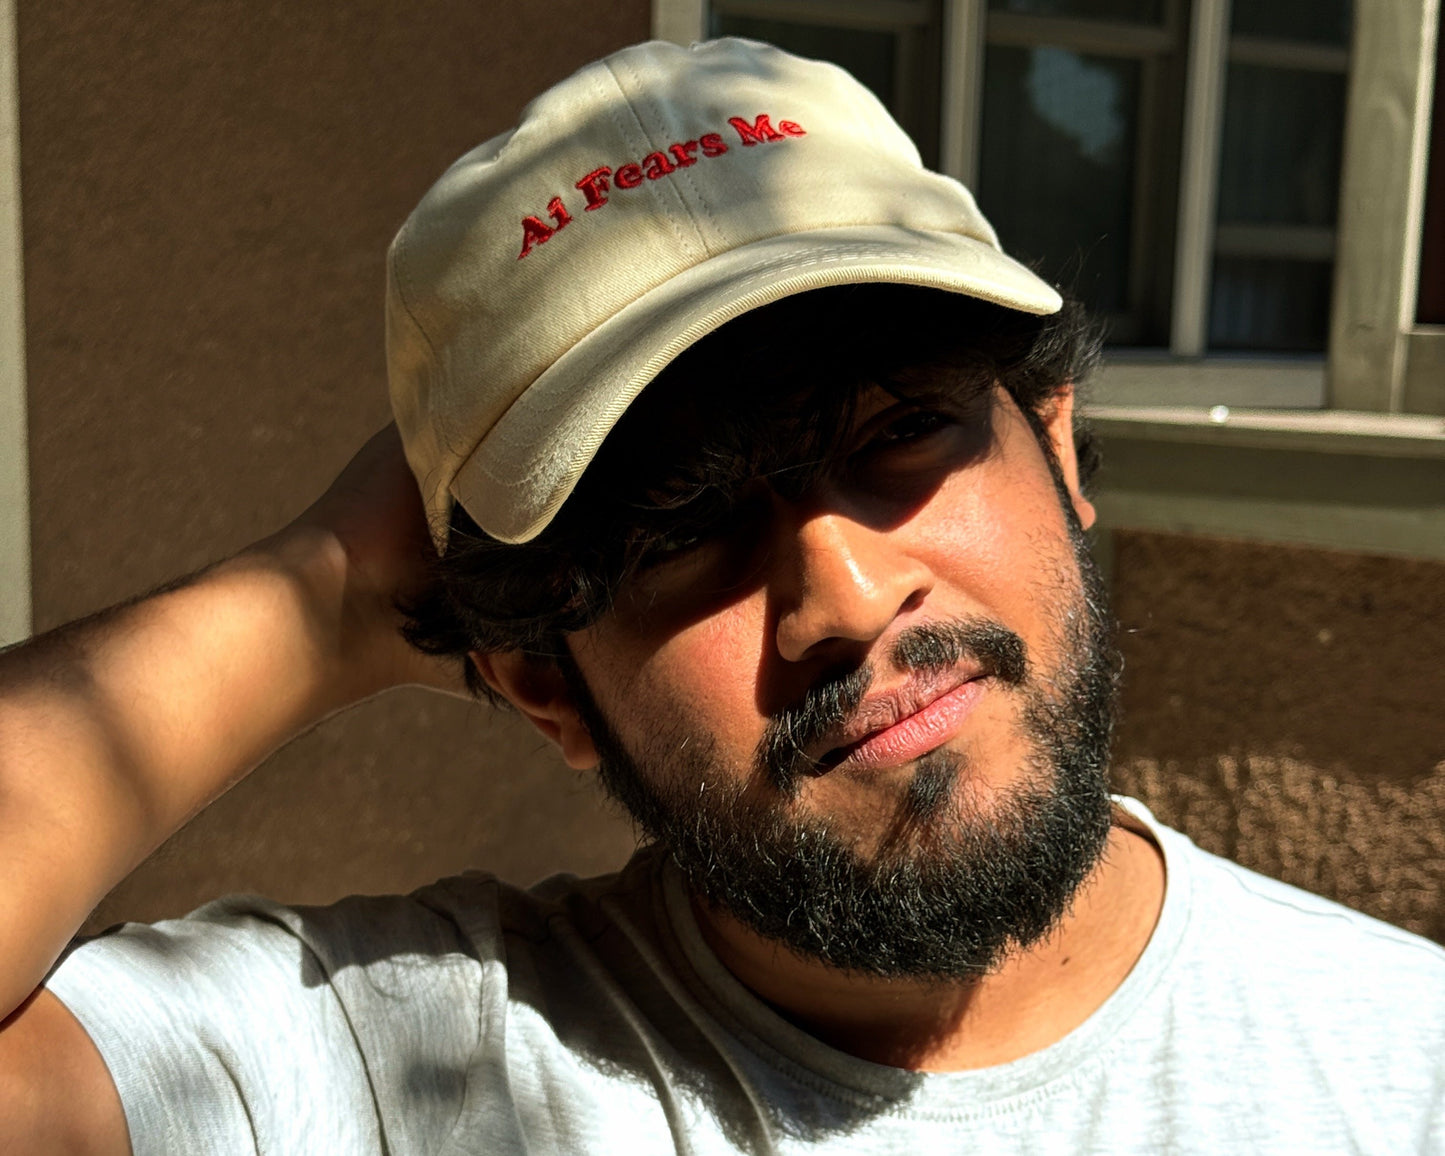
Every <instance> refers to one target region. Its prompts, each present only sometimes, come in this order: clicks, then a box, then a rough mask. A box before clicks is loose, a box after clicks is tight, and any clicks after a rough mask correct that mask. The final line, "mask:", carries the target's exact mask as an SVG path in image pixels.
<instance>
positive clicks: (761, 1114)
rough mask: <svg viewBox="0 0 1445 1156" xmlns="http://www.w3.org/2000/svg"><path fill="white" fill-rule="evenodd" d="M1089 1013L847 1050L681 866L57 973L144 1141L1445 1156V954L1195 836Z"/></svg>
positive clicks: (105, 947)
mask: <svg viewBox="0 0 1445 1156" xmlns="http://www.w3.org/2000/svg"><path fill="white" fill-rule="evenodd" d="M1121 803H1123V804H1124V805H1126V806H1127V807H1128V808H1129V809H1130V810H1131V811H1132V812H1133V813H1134V814H1136V815H1137V816H1139V817H1140V818H1141V819H1142V820H1143V821H1144V822H1145V823H1146V824H1147V825H1148V826H1149V827H1150V829H1151V830H1152V831H1153V833H1154V836H1155V838H1156V839H1157V841H1158V843H1159V845H1160V846H1161V848H1162V849H1163V851H1164V854H1165V858H1166V864H1167V871H1168V892H1167V896H1166V899H1165V903H1164V909H1163V914H1162V915H1161V917H1160V920H1159V925H1158V927H1157V928H1156V930H1155V932H1154V935H1153V937H1152V939H1151V940H1150V942H1149V945H1148V947H1147V949H1146V950H1145V952H1144V954H1143V956H1142V957H1141V958H1140V960H1139V962H1138V964H1137V965H1136V966H1135V968H1134V969H1133V971H1132V972H1131V973H1130V974H1129V976H1128V978H1127V979H1126V980H1125V981H1124V983H1123V984H1122V985H1121V986H1120V987H1119V989H1118V990H1117V991H1116V992H1115V993H1114V994H1113V995H1112V996H1111V997H1110V998H1109V1000H1108V1001H1107V1002H1106V1003H1105V1004H1104V1006H1103V1007H1101V1008H1100V1009H1099V1010H1098V1011H1097V1012H1096V1013H1095V1014H1094V1015H1093V1016H1092V1017H1090V1018H1089V1020H1087V1021H1086V1022H1085V1023H1084V1024H1083V1025H1082V1026H1080V1027H1079V1028H1078V1029H1076V1030H1075V1031H1073V1032H1071V1033H1070V1034H1069V1035H1068V1036H1066V1037H1065V1038H1064V1039H1062V1040H1060V1041H1059V1042H1057V1043H1056V1044H1054V1045H1052V1046H1051V1047H1048V1048H1046V1049H1044V1050H1043V1051H1041V1052H1036V1053H1034V1054H1032V1055H1029V1056H1026V1057H1025V1058H1023V1059H1021V1060H1017V1061H1015V1062H1013V1063H1009V1064H1003V1065H1000V1066H997V1067H992V1068H987V1069H982V1070H978V1071H968V1072H956V1073H946V1074H920V1073H914V1072H907V1071H903V1070H900V1069H896V1068H888V1067H883V1066H880V1065H877V1064H872V1063H868V1062H866V1061H863V1060H859V1059H856V1058H854V1057H852V1056H849V1055H845V1054H844V1053H842V1052H839V1051H836V1050H834V1049H832V1048H830V1047H827V1046H826V1045H824V1044H822V1043H820V1042H819V1041H817V1040H815V1039H813V1038H812V1037H811V1036H809V1035H807V1034H806V1033H804V1032H802V1031H800V1030H799V1029H797V1028H795V1027H793V1026H792V1025H790V1024H788V1023H787V1022H786V1021H784V1020H783V1019H781V1018H780V1017H779V1016H778V1015H776V1014H775V1013H774V1012H772V1011H771V1010H770V1009H769V1008H768V1007H766V1006H765V1005H764V1004H762V1003H761V1002H760V1001H758V1000H757V999H756V998H754V997H753V996H752V995H751V994H750V993H749V992H748V991H747V990H746V989H744V988H743V987H742V986H741V985H740V984H739V983H738V982H737V981H736V980H735V979H733V978H732V976H731V975H730V974H729V973H728V972H727V971H726V970H725V969H724V968H723V967H722V966H721V965H720V964H719V962H718V961H717V959H716V958H715V957H714V956H713V955H712V953H711V952H710V951H709V949H708V947H707V946H706V944H705V943H704V941H703V939H702V937H701V935H700V934H699V932H698V928H697V925H696V923H695V922H694V920H693V916H692V914H691V911H690V908H689V905H688V902H687V898H686V895H685V892H684V890H683V888H682V886H681V882H680V880H679V879H678V877H677V875H676V873H675V869H672V868H670V867H669V866H668V865H667V864H666V861H665V860H664V859H663V858H662V857H660V856H658V855H657V854H655V853H646V852H644V853H642V854H640V855H639V856H638V857H637V858H635V859H634V860H633V862H632V863H631V864H630V865H629V866H628V867H627V868H626V869H625V870H624V871H623V872H622V873H621V874H620V875H618V876H613V877H607V878H603V879H597V880H590V881H578V880H576V879H573V878H570V877H559V878H556V879H552V880H549V881H547V882H545V883H543V884H541V885H539V886H538V887H535V888H533V889H532V890H530V891H521V890H518V889H516V888H513V887H510V886H508V885H506V884H504V883H500V882H498V881H497V880H496V879H494V878H492V877H490V876H487V875H482V874H475V873H473V874H467V875H462V876H459V877H457V878H454V879H448V880H444V881H442V882H440V883H437V884H435V885H434V886H431V887H427V888H424V889H422V890H421V891H418V892H416V893H415V894H413V895H411V896H407V897H382V898H352V899H346V900H343V901H342V902H340V903H338V904H335V905H334V906H331V907H322V908H294V909H293V908H286V907H282V906H279V905H277V904H274V903H270V902H267V901H266V900H263V899H256V898H232V899H226V900H222V901H221V902H218V903H212V904H210V905H208V906H206V907H203V908H201V909H200V910H199V911H197V912H195V913H194V914H193V915H191V916H190V917H188V918H186V919H183V920H177V921H174V922H170V923H162V924H158V925H156V926H153V927H146V926H139V925H129V926H127V927H125V928H124V929H123V930H120V931H117V932H114V933H111V934H108V935H105V936H103V937H101V938H99V939H95V940H92V941H90V942H87V943H85V944H84V945H82V946H80V947H79V948H77V949H76V950H75V951H74V952H73V953H72V954H71V955H70V956H69V957H68V958H67V959H66V960H65V962H64V963H63V964H62V965H61V966H60V968H59V969H58V970H57V971H56V972H55V974H54V975H53V976H52V977H51V979H50V983H49V986H50V988H51V990H52V991H54V992H55V993H56V994H57V995H58V996H59V997H60V998H61V999H62V1000H63V1001H64V1002H65V1003H66V1004H67V1005H68V1006H69V1007H70V1008H71V1010H72V1011H73V1012H74V1013H75V1014H76V1016H77V1017H78V1018H79V1019H80V1022H81V1023H82V1024H84V1025H85V1027H86V1030H87V1031H88V1032H89V1033H90V1035H91V1036H92V1038H94V1040H95V1042H96V1043H97V1045H98V1046H99V1048H100V1051H101V1053H102V1054H103V1055H104V1057H105V1060H106V1063H107V1064H108V1065H109V1067H110V1071H111V1072H112V1074H113V1075H114V1077H115V1081H116V1084H117V1085H118V1087H119V1089H120V1094H121V1099H122V1101H123V1103H124V1105H125V1112H126V1118H127V1120H128V1122H129V1125H130V1131H131V1139H132V1143H133V1144H134V1147H135V1151H136V1152H137V1153H141V1154H149V1153H241V1152H260V1153H293V1152H294V1153H311V1154H315V1153H326V1154H328V1156H343V1154H347V1153H362V1152H367V1153H391V1154H393V1156H401V1154H403V1153H421V1152H426V1153H482V1152H485V1153H521V1152H533V1153H569V1154H570V1153H584V1154H585V1153H617V1152H627V1153H629V1154H632V1153H654V1152H688V1153H713V1152H749V1153H772V1152H777V1153H803V1152H813V1151H815V1150H821V1151H828V1152H841V1153H906V1154H907V1156H924V1154H928V1153H935V1152H968V1153H994V1152H1009V1153H1020V1152H1060V1153H1110V1154H1111V1156H1113V1154H1118V1153H1130V1152H1138V1153H1150V1154H1157V1153H1171V1152H1198V1153H1209V1154H1210V1156H1219V1154H1220V1153H1240V1152H1249V1153H1254V1152H1271V1153H1276V1152H1277V1153H1289V1154H1291V1156H1298V1154H1300V1153H1310V1154H1317V1153H1334V1152H1378V1153H1382V1154H1385V1153H1388V1154H1389V1156H1400V1154H1401V1153H1409V1152H1445V951H1442V950H1441V949H1440V948H1439V947H1437V946H1435V945H1434V944H1431V943H1429V942H1427V941H1425V940H1423V939H1420V938H1417V937H1415V936H1412V935H1409V934H1407V933H1405V932H1403V931H1399V930H1397V929H1395V928H1392V927H1389V926H1387V925H1385V924H1382V923H1379V922H1376V921H1375V920H1372V919H1369V918H1366V917H1365V916H1362V915H1359V914H1356V913H1355V912H1352V911H1349V910H1347V909H1345V908H1343V907H1340V906H1338V905H1336V904H1333V903H1330V902H1327V901H1326V900H1323V899H1319V898H1316V897H1315V896H1312V895H1308V894H1305V893H1304V892H1301V891H1297V890H1295V889H1293V888H1290V887H1287V886H1285V885H1283V884H1280V883H1276V882H1273V881H1271V880H1269V879H1265V878H1263V877H1261V876H1259V875H1255V874H1252V873H1251V872H1249V871H1245V870H1243V869H1242V868H1239V867H1237V866H1235V865H1233V864H1231V863H1228V862H1226V861H1224V860H1222V859H1218V858H1215V857H1214V856H1212V855H1208V854H1206V853H1204V852H1203V851H1201V850H1199V849H1198V848H1197V847H1195V846H1194V845H1193V844H1192V843H1191V842H1189V840H1188V839H1186V838H1185V837H1184V836H1183V835H1180V834H1178V833H1176V832H1174V831H1170V830H1169V829H1167V828H1164V827H1161V826H1159V825H1158V824H1157V822H1155V821H1154V820H1153V818H1152V816H1150V815H1149V814H1148V812H1147V811H1146V810H1144V809H1143V808H1142V807H1141V806H1140V805H1139V804H1137V803H1133V802H1131V801H1128V800H1121Z"/></svg>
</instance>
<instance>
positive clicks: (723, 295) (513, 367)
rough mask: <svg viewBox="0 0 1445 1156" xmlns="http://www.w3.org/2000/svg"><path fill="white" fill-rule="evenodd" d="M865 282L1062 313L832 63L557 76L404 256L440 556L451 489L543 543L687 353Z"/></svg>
mask: <svg viewBox="0 0 1445 1156" xmlns="http://www.w3.org/2000/svg"><path fill="white" fill-rule="evenodd" d="M856 282H897V283H901V284H907V285H922V286H933V287H936V288H939V289H945V290H950V291H953V292H956V293H963V294H967V295H969V296H971V297H977V298H982V299H983V300H986V301H992V302H995V303H997V304H1000V305H1005V306H1009V307H1011V308H1014V309H1019V310H1023V311H1024V312H1027V313H1034V314H1047V313H1053V312H1056V311H1057V310H1058V309H1059V308H1060V306H1061V301H1060V298H1059V295H1058V293H1057V292H1055V290H1054V289H1053V288H1051V287H1050V286H1049V285H1048V284H1046V283H1045V282H1044V281H1042V280H1040V279H1039V278H1038V277H1037V276H1035V275H1034V274H1033V273H1032V272H1030V271H1029V270H1028V269H1026V268H1025V267H1024V266H1023V265H1020V264H1019V263H1018V262H1016V261H1014V260H1013V259H1011V258H1010V257H1007V256H1005V255H1004V253H1003V251H1002V250H1001V249H1000V247H999V243H998V238H997V237H996V236H995V234H994V231H993V229H992V227H991V226H990V225H989V223H988V222H987V221H986V220H985V219H984V217H983V214H982V213H980V212H979V210H978V207H977V205H975V204H974V200H973V196H972V194H970V193H969V191H968V190H967V189H965V188H964V187H963V186H962V185H960V184H959V183H958V182H957V181H954V180H952V179H950V178H948V177H945V176H941V175H939V174H937V173H932V172H929V171H927V170H926V169H925V168H924V167H923V165H922V162H921V160H920V159H919V156H918V151H917V149H916V148H915V147H914V145H913V143H912V142H911V141H910V140H909V138H908V136H907V135H906V134H905V133H904V132H903V130H902V129H900V128H899V127H898V125H897V124H896V123H895V122H894V121H893V119H892V117H890V116H889V115H888V112H887V111H886V110H885V109H884V108H883V106H882V105H881V104H880V103H879V102H878V100H877V99H876V98H875V97H874V96H873V94H872V93H871V92H869V91H868V90H867V89H866V88H864V87H863V85H861V84H859V83H858V82H857V81H856V80H854V79H853V78H852V77H851V76H850V75H848V73H846V72H844V71H843V70H842V69H840V68H837V67H835V66H834V65H831V64H824V63H821V62H818V61H813V60H803V59H800V58H798V57H796V56H792V55H789V54H788V53H786V52H783V51H781V50H779V49H777V48H773V47H771V46H769V45H766V44H760V43H757V42H754V41H747V40H715V41H710V42H707V43H702V44H695V45H693V46H692V47H691V48H680V47H678V46H677V45H674V44H668V43H664V42H653V43H648V44H640V45H637V46H635V47H632V48H626V49H623V50H622V51H620V52H617V53H614V54H613V55H611V56H608V57H607V58H605V59H603V60H600V61H597V62H596V63H594V64H589V65H587V66H586V67H585V68H583V69H581V70H580V71H578V72H576V73H575V74H573V75H572V76H570V77H568V78H567V79H566V80H564V81H562V82H561V83H560V84H558V85H556V86H555V87H554V88H551V89H549V90H548V91H547V92H545V93H543V94H542V95H541V96H539V97H537V98H536V99H535V100H533V101H532V102H531V103H530V104H529V105H528V106H527V107H526V109H525V110H524V111H523V113H522V119H521V123H520V124H519V125H518V126H517V127H516V128H515V129H513V130H512V131H511V132H507V133H503V134H502V135H501V136H498V137H494V138H493V139H492V140H489V141H488V142H486V143H485V144H483V145H481V146H479V147H477V148H475V149H473V150H472V151H471V152H469V153H467V154H466V156H464V157H462V158H461V159H460V160H459V161H457V162H456V164H454V165H452V167H451V168H450V169H448V170H447V171H446V173H445V174H443V176H442V178H441V179H440V180H439V181H438V182H437V183H436V184H435V185H434V186H433V187H432V188H431V190H430V191H429V192H428V193H427V194H426V196H425V197H423V198H422V201H421V203H420V204H419V205H418V206H417V208H416V210H415V211H414V212H413V213H412V214H411V216H410V217H409V218H408V219H407V221H406V223H405V224H404V225H403V226H402V228H401V231H400V232H399V233H398V234H397V236H396V240H395V241H394V242H393V243H392V246H391V251H390V254H389V259H388V277H387V298H386V333H387V360H388V367H389V375H390V384H391V400H392V407H393V410H394V412H395V415H396V421H397V425H398V427H399V428H400V430H401V435H402V439H403V442H404V444H405V446H406V454H407V458H408V460H409V461H410V463H411V467H412V470H413V472H414V473H415V474H416V477H417V482H418V484H419V485H420V487H421V492H422V497H423V499H424V501H425V503H426V510H427V516H428V520H429V522H430V525H431V530H432V536H433V540H434V541H435V543H436V545H437V548H438V550H441V549H443V548H444V547H445V544H446V539H447V524H448V521H449V519H450V516H451V509H452V503H453V501H457V502H460V503H461V504H462V507H463V508H464V509H465V510H466V511H467V513H468V514H470V515H471V517H472V519H473V520H474V521H475V522H476V523H477V524H478V525H479V526H480V527H481V528H482V529H483V530H485V531H486V532H487V533H488V534H490V535H492V536H493V537H495V538H497V539H500V540H501V541H504V542H525V541H528V540H529V539H531V538H533V537H535V536H536V535H537V534H539V533H541V531H542V530H543V529H544V528H545V527H546V526H547V524H548V522H550V521H551V520H552V518H553V517H554V516H555V514H556V513H557V511H558V509H559V508H560V507H561V506H562V503H563V502H565V501H566V499H567V497H568V495H569V494H571V492H572V490H573V488H574V487H575V486H576V485H577V481H578V479H579V478H580V477H581V476H582V472H583V470H585V469H586V467H587V464H588V463H589V462H590V461H591V460H592V458H593V456H594V455H595V454H596V453H597V450H598V448H599V447H600V446H601V444H602V440H603V438H605V437H606V436H607V433H608V431H609V430H611V429H612V427H613V425H614V424H616V422H617V420H618V419H619V418H620V417H621V416H622V414H623V412H624V411H625V410H626V409H627V407H628V405H630V404H631V403H632V401H633V399H634V398H636V397H637V395H638V394H639V393H640V392H641V391H642V389H643V388H644V387H645V386H646V385H647V383H648V382H650V381H652V380H653V379H654V378H655V377H656V376H657V375H658V373H660V372H661V371H662V369H663V368H664V367H665V366H666V365H667V364H668V362H670V361H671V360H672V359H673V358H675V357H676V356H677V355H678V354H679V353H681V352H682V351H683V350H684V349H686V348H687V347H688V346H689V345H692V344H693V343H694V342H696V341H697V340H699V339H700V338H702V337H704V336H705V335H706V334H708V333H711V332H712V331H713V330H715V329H717V328H718V327H719V326H721V325H723V324H724V323H726V322H727V321H729V320H731V319H732V318H734V317H736V316H738V315H739V314H741V313H744V312H747V311H748V310H750V309H756V308H758V307H759V306H761V305H766V304H768V303H770V302H772V301H776V300H779V299H780V298H783V297H786V296H789V295H790V294H794V293H800V292H803V291H804V290H808V289H816V288H821V287H823V286H828V285H841V284H846V283H856Z"/></svg>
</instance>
